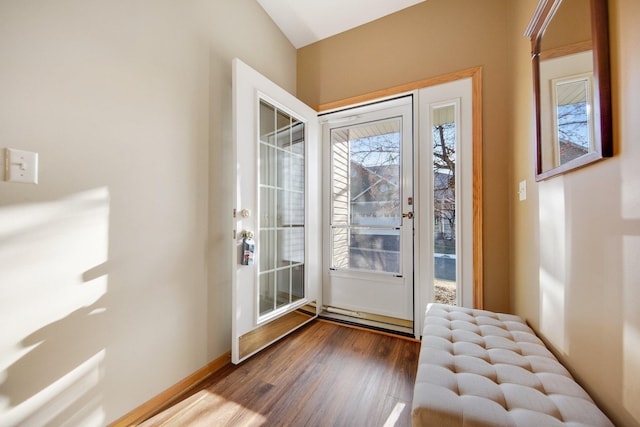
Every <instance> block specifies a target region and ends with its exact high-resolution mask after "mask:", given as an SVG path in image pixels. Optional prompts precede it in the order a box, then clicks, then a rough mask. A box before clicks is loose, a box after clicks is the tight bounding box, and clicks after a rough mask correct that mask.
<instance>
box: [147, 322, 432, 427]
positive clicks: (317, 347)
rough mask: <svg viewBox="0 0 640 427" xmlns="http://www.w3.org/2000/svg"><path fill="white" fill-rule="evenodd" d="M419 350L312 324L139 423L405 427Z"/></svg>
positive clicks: (380, 337) (192, 426) (167, 425)
mask: <svg viewBox="0 0 640 427" xmlns="http://www.w3.org/2000/svg"><path fill="white" fill-rule="evenodd" d="M419 347H420V344H419V343H418V342H415V341H410V340H406V339H402V338H398V337H394V336H386V335H381V334H377V333H374V332H369V331H364V330H360V329H353V328H348V327H345V326H342V325H338V324H335V323H332V322H327V321H319V320H316V321H313V322H312V323H310V324H309V325H306V326H304V327H302V328H301V329H300V330H298V331H296V332H294V333H293V334H292V335H290V336H288V337H286V338H284V339H283V340H280V341H279V342H277V343H276V344H274V345H272V346H271V347H270V348H268V349H266V350H264V351H262V352H261V353H259V354H257V355H255V356H253V357H252V358H250V359H249V360H247V361H246V362H244V363H242V364H240V365H238V366H234V365H229V366H227V367H225V368H223V369H222V370H220V371H218V372H216V373H215V374H214V375H213V376H212V377H211V379H210V380H209V381H207V382H206V383H204V384H203V386H202V387H201V388H200V390H199V391H197V392H195V394H193V395H191V396H190V397H188V398H186V399H185V400H183V401H182V402H180V403H178V404H177V405H175V406H173V407H171V408H169V409H168V410H166V411H164V412H162V413H160V414H158V415H156V416H155V417H153V418H151V419H149V420H147V421H146V422H144V423H142V424H140V425H141V426H143V427H150V426H163V427H173V426H176V427H177V426H181V427H182V426H190V427H198V426H207V427H209V426H234V427H235V426H294V427H296V426H309V427H313V426H318V427H320V426H322V427H324V426H349V427H358V426H363V427H364V426H366V427H374V426H385V427H387V426H389V427H390V426H397V427H405V426H410V425H411V414H410V412H411V401H412V397H413V384H414V381H415V375H416V369H417V366H418V365H417V364H418V353H419Z"/></svg>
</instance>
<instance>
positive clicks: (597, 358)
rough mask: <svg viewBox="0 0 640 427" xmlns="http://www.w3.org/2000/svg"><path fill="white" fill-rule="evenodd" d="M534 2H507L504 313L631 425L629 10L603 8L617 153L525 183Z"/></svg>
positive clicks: (635, 189)
mask: <svg viewBox="0 0 640 427" xmlns="http://www.w3.org/2000/svg"><path fill="white" fill-rule="evenodd" d="M536 3H537V1H536V0H527V1H518V2H512V3H510V8H511V10H510V15H511V16H512V19H510V20H509V22H510V28H509V40H510V48H509V50H510V51H511V52H512V55H511V56H510V59H511V61H510V64H509V68H510V70H511V73H510V74H511V76H512V77H513V78H512V83H511V84H510V92H511V93H512V94H513V105H512V107H513V108H512V111H513V117H512V120H511V121H510V123H512V126H510V132H509V133H510V135H509V140H510V141H513V144H512V150H513V152H512V162H511V164H512V171H511V175H512V176H511V179H510V181H512V182H516V181H519V180H522V179H526V180H527V183H528V189H529V191H528V198H527V200H526V201H523V202H519V201H518V200H517V198H516V197H515V189H512V191H511V192H510V194H511V195H512V200H511V203H510V206H511V212H512V215H511V254H512V256H511V261H510V263H511V266H512V268H511V282H512V284H513V286H512V298H513V307H514V310H515V312H516V313H517V314H520V315H522V316H524V317H525V318H527V320H528V321H529V322H530V323H531V325H532V326H533V327H534V328H535V329H536V330H537V331H538V332H539V333H540V334H541V335H542V336H543V337H544V338H545V340H546V341H547V342H548V343H549V344H550V345H551V346H552V348H553V349H554V350H555V352H556V354H557V355H559V356H560V358H561V359H562V360H563V361H564V362H566V364H567V366H568V367H569V368H570V370H571V371H572V373H574V374H575V376H576V378H577V379H578V380H579V382H580V383H581V384H582V385H583V386H585V388H587V390H588V391H589V392H590V394H591V395H592V396H593V397H594V399H595V400H596V401H597V403H598V404H600V406H601V407H602V408H603V409H604V410H605V412H607V414H608V415H609V416H610V417H611V418H612V419H613V421H614V422H615V423H616V424H617V425H620V426H640V407H639V406H638V402H640V381H639V380H638V379H639V378H640V309H639V308H638V301H640V263H639V262H638V260H639V259H640V197H639V194H640V193H639V191H640V190H639V189H640V168H638V165H639V164H640V122H639V121H638V119H637V118H638V116H639V115H640V104H638V101H637V95H638V93H640V53H639V51H638V49H637V43H638V40H640V29H639V28H638V25H637V22H638V20H639V19H640V3H638V2H637V1H636V0H609V14H610V16H609V22H610V25H611V31H610V35H611V50H612V52H611V62H612V86H613V114H614V144H615V151H616V154H615V156H614V157H613V158H611V159H606V160H604V161H602V162H600V163H598V164H595V165H591V166H589V167H587V168H584V169H582V170H579V171H575V172H571V173H570V174H566V175H564V176H561V177H556V178H552V179H549V180H548V181H544V182H540V183H536V182H535V181H534V176H533V173H534V151H533V143H534V142H533V121H532V117H533V111H532V102H533V101H532V96H531V81H530V79H531V70H530V63H529V43H528V41H527V40H526V39H525V38H524V37H522V36H521V35H522V33H523V30H524V28H525V27H526V25H527V23H528V21H529V18H530V17H531V14H532V13H533V10H534V9H535V6H536Z"/></svg>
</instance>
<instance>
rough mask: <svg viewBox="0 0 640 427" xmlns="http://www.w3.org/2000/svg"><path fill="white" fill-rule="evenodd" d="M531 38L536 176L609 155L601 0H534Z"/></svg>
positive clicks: (606, 60) (608, 102) (603, 5)
mask: <svg viewBox="0 0 640 427" xmlns="http://www.w3.org/2000/svg"><path fill="white" fill-rule="evenodd" d="M525 35H526V36H527V37H529V38H530V39H531V58H532V65H533V89H534V102H535V127H536V180H537V181H540V180H543V179H547V178H550V177H552V176H556V175H559V174H563V173H566V172H569V171H571V170H574V169H577V168H581V167H583V166H586V165H588V164H591V163H593V162H596V161H598V160H601V159H603V158H605V157H611V156H612V155H613V141H612V139H613V138H612V130H611V83H610V71H609V30H608V13H607V0H540V3H539V4H538V7H537V8H536V11H535V13H534V15H533V17H532V19H531V22H530V23H529V26H528V27H527V30H526V32H525Z"/></svg>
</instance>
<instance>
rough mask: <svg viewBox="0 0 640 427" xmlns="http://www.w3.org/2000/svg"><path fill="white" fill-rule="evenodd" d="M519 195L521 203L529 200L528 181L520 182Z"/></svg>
mask: <svg viewBox="0 0 640 427" xmlns="http://www.w3.org/2000/svg"><path fill="white" fill-rule="evenodd" d="M518 195H519V196H520V201H523V200H527V181H520V187H519V188H518Z"/></svg>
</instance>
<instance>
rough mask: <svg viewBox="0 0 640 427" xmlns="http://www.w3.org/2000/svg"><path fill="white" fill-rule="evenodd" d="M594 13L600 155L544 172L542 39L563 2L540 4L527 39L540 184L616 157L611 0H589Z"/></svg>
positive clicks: (595, 100)
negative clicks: (541, 89) (613, 120)
mask: <svg viewBox="0 0 640 427" xmlns="http://www.w3.org/2000/svg"><path fill="white" fill-rule="evenodd" d="M589 1H590V12H591V41H592V51H593V80H594V88H593V89H594V94H593V110H594V111H595V113H596V114H594V116H593V120H594V127H595V132H596V151H593V152H589V153H587V154H584V155H582V156H580V157H578V158H576V159H574V160H571V161H569V162H567V163H565V164H562V165H560V166H557V167H554V168H551V169H549V170H543V162H542V142H543V141H542V130H541V118H542V110H541V96H540V54H541V44H542V36H543V34H544V32H545V30H546V29H547V27H548V26H549V24H550V23H551V20H552V19H553V16H554V14H555V12H556V10H557V9H558V7H559V6H560V4H561V3H562V0H540V2H539V3H538V7H537V8H536V10H535V12H534V15H533V17H532V18H531V22H530V23H529V26H528V27H527V30H526V32H525V35H526V36H527V37H529V38H530V40H531V62H532V66H533V95H534V103H535V134H536V181H541V180H544V179H547V178H550V177H552V176H556V175H560V174H563V173H566V172H569V171H571V170H574V169H578V168H581V167H583V166H586V165H588V164H590V163H593V162H596V161H598V160H601V159H603V158H605V157H612V156H613V133H612V124H611V123H612V122H611V81H610V74H611V73H610V65H609V17H608V7H607V0H589Z"/></svg>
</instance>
